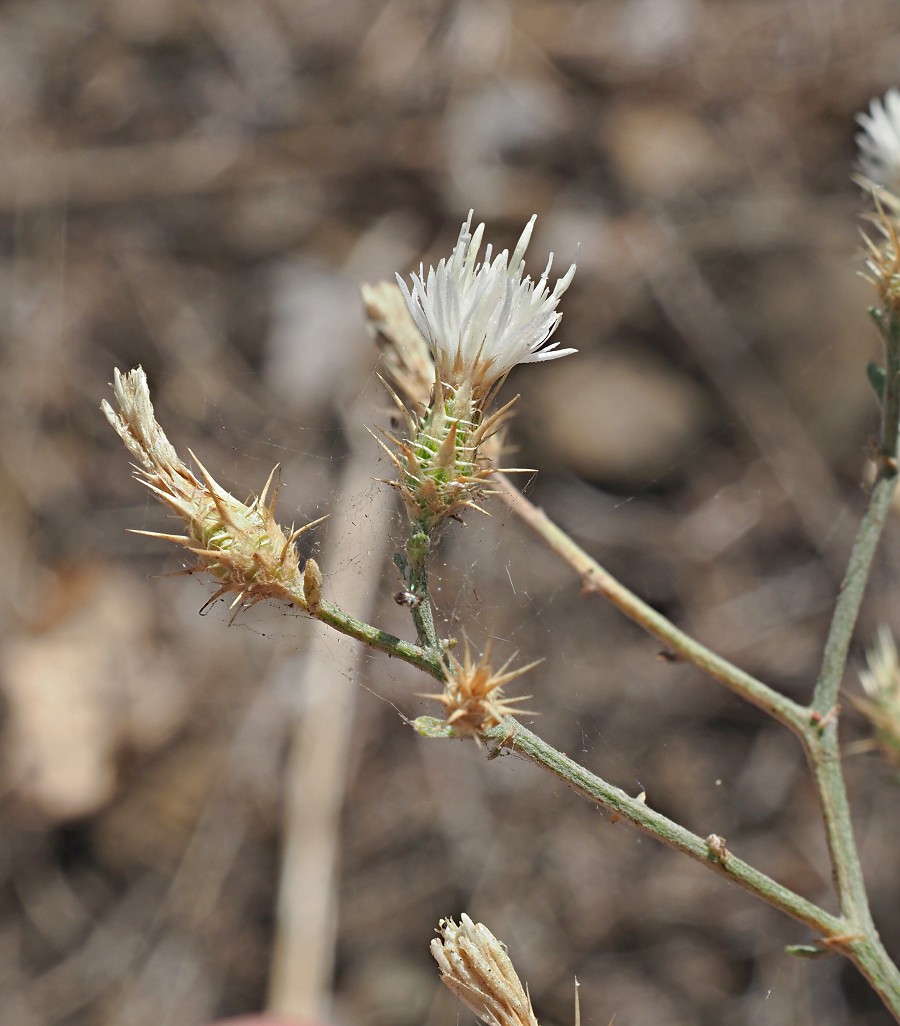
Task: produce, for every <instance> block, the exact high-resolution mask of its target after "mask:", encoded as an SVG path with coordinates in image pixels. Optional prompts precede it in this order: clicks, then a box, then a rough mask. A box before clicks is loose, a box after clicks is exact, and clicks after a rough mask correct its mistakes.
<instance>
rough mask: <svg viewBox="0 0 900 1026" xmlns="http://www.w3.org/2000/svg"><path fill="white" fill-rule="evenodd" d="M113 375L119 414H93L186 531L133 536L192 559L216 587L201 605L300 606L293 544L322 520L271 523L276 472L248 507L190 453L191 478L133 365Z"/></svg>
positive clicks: (309, 573)
mask: <svg viewBox="0 0 900 1026" xmlns="http://www.w3.org/2000/svg"><path fill="white" fill-rule="evenodd" d="M114 373H115V380H114V382H113V388H114V390H115V395H116V401H117V403H118V406H119V410H118V412H116V411H115V410H114V409H113V408H112V406H110V404H109V403H108V402H106V400H104V401H103V402H102V404H101V409H102V410H103V412H104V414H105V415H106V419H107V420H108V421H109V422H110V424H111V425H112V426H113V428H114V429H115V431H116V433H117V434H118V435H119V437H120V438H121V439H122V441H123V442H124V443H125V446H126V448H127V449H128V451H129V452H130V453H131V455H132V456H133V457H134V458H135V460H136V462H137V463H138V464H139V465H138V466H137V467H136V468H135V476H136V477H137V479H138V480H139V481H140V482H141V483H142V484H144V485H145V486H146V487H147V488H148V489H149V490H150V491H151V492H152V493H153V494H154V495H155V496H156V497H157V498H158V499H159V500H160V501H161V502H163V503H165V504H166V505H167V506H168V507H169V508H170V509H172V510H173V511H174V512H175V513H176V514H177V515H178V516H179V517H181V519H182V520H183V521H184V522H185V525H186V530H185V534H183V535H176V534H161V533H159V532H156V531H135V532H134V533H135V534H144V535H147V536H148V537H151V538H163V539H165V540H166V541H171V542H175V543H176V544H177V545H182V546H183V547H184V548H186V549H187V550H188V551H189V552H191V553H192V554H193V555H195V556H196V557H197V559H198V565H197V566H196V567H194V568H192V571H193V570H206V571H208V572H209V573H211V574H212V575H213V576H214V577H215V578H216V580H217V581H218V582H219V589H218V591H217V592H216V593H215V595H213V596H212V598H211V599H210V600H209V602H208V603H207V605H209V604H211V603H212V602H215V600H216V599H217V598H219V597H220V596H221V595H224V594H226V593H227V592H237V597H236V598H235V600H234V602H233V604H232V605H233V608H234V609H235V613H237V612H239V611H240V609H241V608H242V607H243V605H244V604H248V605H254V604H255V603H256V602H259V601H261V600H262V599H265V598H274V599H282V600H284V601H286V602H294V603H297V604H298V605H302V606H306V598H305V595H304V588H303V583H304V571H302V570H301V569H300V559H299V556H298V554H297V550H296V548H295V546H294V542H295V541H296V539H297V538H298V537H299V535H301V534H302V533H303V532H304V531H306V530H308V529H309V528H310V527H313V526H315V524H318V523H320V522H321V519H324V518H320V520H316V521H313V523H310V524H306V525H304V526H303V527H301V528H299V529H298V530H296V531H294V530H292V531H291V532H290V533H289V534H285V532H284V531H283V530H282V529H281V527H280V526H279V525H278V523H277V522H276V520H275V502H276V499H277V487H276V488H275V489H274V494H273V495H272V501H271V503H270V504H269V505H266V497H267V495H268V493H269V489H270V488H271V487H272V482H273V480H274V478H275V473H276V470H277V467H276V468H275V470H273V471H272V473H271V474H270V475H269V479H268V481H266V484H265V487H264V488H263V490H262V492H261V493H260V495H259V496H258V497H257V498H256V499H254V500H253V501H252V502H251V503H250V505H246V504H245V503H243V502H240V501H239V500H238V499H236V498H234V496H233V495H230V494H229V493H228V492H227V491H225V489H224V488H222V487H221V486H220V485H219V484H218V483H217V482H216V481H215V480H213V478H212V476H211V475H210V474H209V472H208V471H207V470H206V468H205V467H204V466H203V465H202V464H201V463H200V461H199V460H198V459H197V457H196V456H194V454H193V453H191V456H192V457H193V459H194V462H195V463H196V464H197V467H198V469H199V471H200V478H197V477H196V476H195V475H194V473H193V472H192V471H191V470H190V469H189V468H188V467H187V466H186V465H185V464H184V463H183V462H182V460H181V459H180V458H179V456H178V453H177V452H176V451H175V449H174V448H173V446H172V445H171V443H170V442H169V440H168V438H166V435H165V432H164V431H163V429H162V428H161V427H160V425H159V423H158V421H157V420H156V415H155V414H154V411H153V403H152V402H151V401H150V390H149V387H148V385H147V376H146V374H145V373H144V371H143V370H142V369H141V368H140V367H137V368H135V369H134V370H132V371H129V372H128V373H127V374H122V373H121V372H120V371H119V370H118V369H117V370H116V371H115V372H114ZM310 563H313V561H312V560H309V561H307V569H306V579H307V580H312V579H318V581H319V582H320V583H321V574H317V573H316V572H315V571H317V570H318V568H317V567H315V568H314V569H313V568H312V567H310V566H309V564H310ZM316 602H318V595H317V596H316Z"/></svg>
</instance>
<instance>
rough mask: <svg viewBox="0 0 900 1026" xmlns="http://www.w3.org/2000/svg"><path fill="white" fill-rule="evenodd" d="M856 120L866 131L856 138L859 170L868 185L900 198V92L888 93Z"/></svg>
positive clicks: (873, 101) (872, 103)
mask: <svg viewBox="0 0 900 1026" xmlns="http://www.w3.org/2000/svg"><path fill="white" fill-rule="evenodd" d="M856 120H857V122H858V123H859V124H860V126H861V127H862V129H863V130H862V131H861V132H859V133H858V134H857V136H856V145H857V146H858V147H859V166H860V169H861V170H862V172H863V174H864V175H865V177H866V179H867V181H868V183H869V184H870V185H880V186H883V187H884V188H886V189H888V190H889V191H890V192H891V194H892V195H894V196H896V195H898V194H900V90H898V89H889V90H888V91H887V93H886V94H885V97H884V100H883V101H882V100H881V99H877V98H876V99H874V100H872V102H871V104H870V105H869V110H868V112H867V113H865V114H857V116H856Z"/></svg>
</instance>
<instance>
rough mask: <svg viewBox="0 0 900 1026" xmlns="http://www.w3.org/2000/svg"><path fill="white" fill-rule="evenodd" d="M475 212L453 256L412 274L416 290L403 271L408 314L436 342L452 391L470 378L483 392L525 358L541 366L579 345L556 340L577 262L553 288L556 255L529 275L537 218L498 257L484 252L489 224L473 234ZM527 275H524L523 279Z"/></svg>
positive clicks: (441, 370) (445, 379)
mask: <svg viewBox="0 0 900 1026" xmlns="http://www.w3.org/2000/svg"><path fill="white" fill-rule="evenodd" d="M472 214H473V211H471V210H470V211H469V216H468V218H467V219H466V220H465V222H464V223H463V225H462V228H461V229H460V233H459V239H458V241H457V243H456V246H455V247H454V249H453V253H452V254H451V256H450V258H449V259H447V258H445V259H443V260H441V261H440V262H439V263H438V265H437V267H429V268H428V272H427V274H426V272H425V269H424V265H422V266H420V268H419V273H418V274H417V275H416V274H413V275H412V276H411V277H412V288H409V287H408V286H407V285H406V283H405V282H404V281H403V279H402V278H401V277H400V275H397V281H398V282H399V284H400V288H401V289H402V291H403V295H404V297H405V299H406V304H407V306H408V307H409V312H410V313H411V314H412V316H413V319H414V320H415V322H416V324H417V326H418V328H419V331H421V333H422V335H423V337H424V338H425V340H426V341H427V342H428V344H429V346H430V347H431V351H432V354H433V355H434V359H435V363H436V365H437V369H438V373H439V375H440V376H441V378H442V380H443V382H444V383H445V384H447V385H450V386H451V387H453V388H456V387H458V386H459V385H460V384H463V383H471V385H472V387H473V389H474V391H475V392H476V393H480V394H482V395H484V394H486V393H487V392H489V391H490V389H491V388H492V387H493V385H494V384H496V383H497V382H498V381H500V380H502V379H503V378H504V377H505V376H506V375H507V374H508V373H509V372H510V371H511V370H512V369H513V367H515V366H516V364H519V363H538V362H541V361H544V360H556V359H558V358H559V357H561V356H569V355H570V354H571V353H574V352H576V350H575V349H559V348H557V346H558V343H556V342H549V344H548V340H549V338H550V336H551V335H552V334H553V333H554V331H556V328H557V327H558V325H559V322H560V320H561V319H562V314H561V313H560V312H559V311H558V310H557V305H558V303H559V300H560V298H561V297H562V295H563V293H564V292H565V291H566V289H567V288H568V287H569V285H570V284H571V281H572V278H573V277H574V275H575V264H574V263H573V264H572V266H571V267H570V268H569V269H568V271H566V273H565V274H564V275H563V277H562V278H559V279H558V280H557V282H556V284H555V285H554V286H553V289H552V291H551V289H550V285H549V278H550V268H551V265H552V263H553V254H552V253H551V254H550V259H549V260H548V261H547V267H546V268H545V270H544V273H543V274H542V275H541V276H540V278H539V279H538V280H537V281H533V280H532V279H531V277H530V276H529V275H525V250H526V249H527V248H528V243H529V241H530V240H531V233H532V231H533V230H534V223H535V221H536V219H537V217H536V215H535V216H533V217H532V218H531V220H530V221H529V222H528V224H527V225H526V226H525V230H524V231H523V232H522V236H521V238H520V239H519V241H518V244H517V245H516V248H515V249H514V250H513V254H512V256H511V257H510V256H509V252H508V250H503V252H501V253H499V254H498V255H497V256H495V257H493V259H492V253H493V250H492V247H491V246H490V245H488V246H487V248H486V249H485V252H484V260H483V261H482V262H481V263H478V262H477V261H478V252H479V250H480V249H481V241H482V237H483V235H484V224H480V225H478V227H477V228H476V229H475V231H474V232H473V231H472V230H471V226H472ZM523 275H524V277H523Z"/></svg>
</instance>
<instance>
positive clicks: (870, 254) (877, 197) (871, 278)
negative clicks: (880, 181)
mask: <svg viewBox="0 0 900 1026" xmlns="http://www.w3.org/2000/svg"><path fill="white" fill-rule="evenodd" d="M872 195H873V199H874V203H875V210H874V211H873V212H871V213H869V214H866V215H865V217H866V220H867V221H869V222H871V223H872V224H873V225H874V226H875V229H876V231H877V233H878V235H877V236H876V237H875V238H873V237H871V236H870V235H867V234H866V233H865V232H863V233H862V237H863V257H864V259H865V271H863V272H862V273H863V277H864V278H865V279H866V281H868V282H870V283H871V284H872V285H873V286H874V287H875V291H876V293H877V294H878V299H879V301H880V302H881V303H882V304H883V305H884V306H885V307H888V308H890V309H893V310H898V309H900V237H898V220H897V217H898V211H897V205H898V202H900V201H898V200H897V199H896V198H895V197H893V196H891V195H890V194H889V193H887V192H886V191H885V190H875V191H873V194H872Z"/></svg>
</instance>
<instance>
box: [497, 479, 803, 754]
mask: <svg viewBox="0 0 900 1026" xmlns="http://www.w3.org/2000/svg"><path fill="white" fill-rule="evenodd" d="M491 483H492V484H494V485H496V492H497V494H499V495H500V496H501V497H502V498H503V500H504V502H506V504H507V505H508V506H509V507H510V509H512V511H513V512H514V513H515V514H516V515H517V516H518V517H520V518H521V519H522V520H523V521H524V522H525V523H526V524H527V525H528V526H529V527H530V528H531V529H532V530H533V531H535V533H537V534H538V535H540V537H541V538H542V540H543V541H544V542H545V543H546V545H547V546H548V547H549V548H550V549H551V550H552V551H553V552H555V553H556V554H557V555H558V556H560V557H561V558H562V559H563V560H564V561H565V562H566V563H568V564H569V566H571V567H572V569H573V570H575V572H576V573H577V574H578V575H579V576H580V577H581V580H582V582H583V585H584V590H585V592H595V593H598V594H601V595H604V596H605V597H606V598H608V599H609V601H610V602H612V604H613V605H614V606H616V608H617V609H619V610H620V611H621V612H622V613H624V614H625V616H627V617H628V618H629V619H630V620H633V621H634V622H635V623H636V624H638V625H639V626H640V627H643V628H644V630H645V631H647V632H648V633H649V634H652V635H653V636H654V637H655V638H657V639H658V640H659V641H660V642H662V643H663V644H664V645H665V646H666V647H667V648H668V649H669V650H670V651H671V652H673V653H674V654H675V655H677V656H679V657H680V658H681V659H684V660H685V661H687V662H690V663H693V664H694V666H696V667H698V668H699V669H701V670H703V672H704V673H706V674H708V675H709V676H710V677H712V678H713V679H714V680H717V681H719V682H720V683H722V684H724V685H725V686H726V687H728V688H730V689H731V690H732V691H734V692H736V693H737V694H739V695H741V696H742V697H743V698H745V699H746V700H747V701H748V702H750V703H752V704H753V705H755V706H757V707H758V708H760V709H762V710H763V711H764V712H766V713H768V714H769V715H770V716H772V717H773V718H774V719H776V720H778V721H779V722H780V723H783V724H784V725H785V726H786V727H788V728H789V729H790V730H792V731H794V733H796V734H799V735H801V736H802V735H803V731H804V728H805V726H806V724H807V723H808V720H809V715H808V713H807V711H806V710H805V709H804V708H803V706H801V705H798V704H797V703H796V702H793V701H792V700H791V699H790V698H787V697H786V696H785V695H781V694H779V693H778V692H777V691H775V690H774V689H773V688H770V687H769V686H768V685H767V684H764V683H763V682H762V681H760V680H757V679H756V677H754V676H752V675H751V674H749V673H747V672H746V671H744V670H741V669H740V668H739V667H737V666H735V665H734V664H733V663H731V662H729V661H728V660H727V659H725V658H723V657H722V656H720V655H717V654H716V653H715V652H713V651H712V650H711V649H709V648H707V647H706V646H705V645H702V644H700V642H699V641H696V640H695V639H694V638H692V637H691V636H690V635H689V634H686V633H685V632H684V631H682V630H679V629H678V628H677V627H676V626H675V625H674V624H673V623H671V622H670V621H669V620H667V619H666V618H665V617H664V616H663V615H662V614H661V613H658V612H657V611H656V610H655V609H653V608H652V607H651V606H649V605H648V604H647V603H646V602H644V601H643V600H642V599H640V598H638V597H637V595H635V594H634V592H632V591H629V590H628V588H626V587H625V586H624V585H623V584H621V583H620V582H619V581H617V580H616V578H615V577H613V576H612V574H611V573H609V571H607V570H605V569H604V568H603V567H602V566H601V565H600V564H599V563H598V562H597V561H596V560H595V559H592V558H591V556H589V555H588V554H587V553H586V552H585V551H584V549H582V548H581V547H580V546H579V545H577V544H576V543H575V542H574V541H573V540H572V539H571V538H570V537H569V536H568V535H567V534H566V533H565V531H563V530H562V528H560V527H559V526H558V525H557V524H555V523H554V522H553V521H552V520H551V519H550V518H549V517H548V516H547V514H546V513H544V511H543V510H542V509H539V508H538V507H537V506H535V505H533V504H532V503H531V502H529V500H528V499H526V498H525V496H524V495H522V493H521V492H520V491H519V490H518V489H517V488H516V487H515V485H513V484H512V482H511V481H509V479H508V478H506V477H504V476H503V475H502V474H495V475H494V476H493V477H492V478H491Z"/></svg>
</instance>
